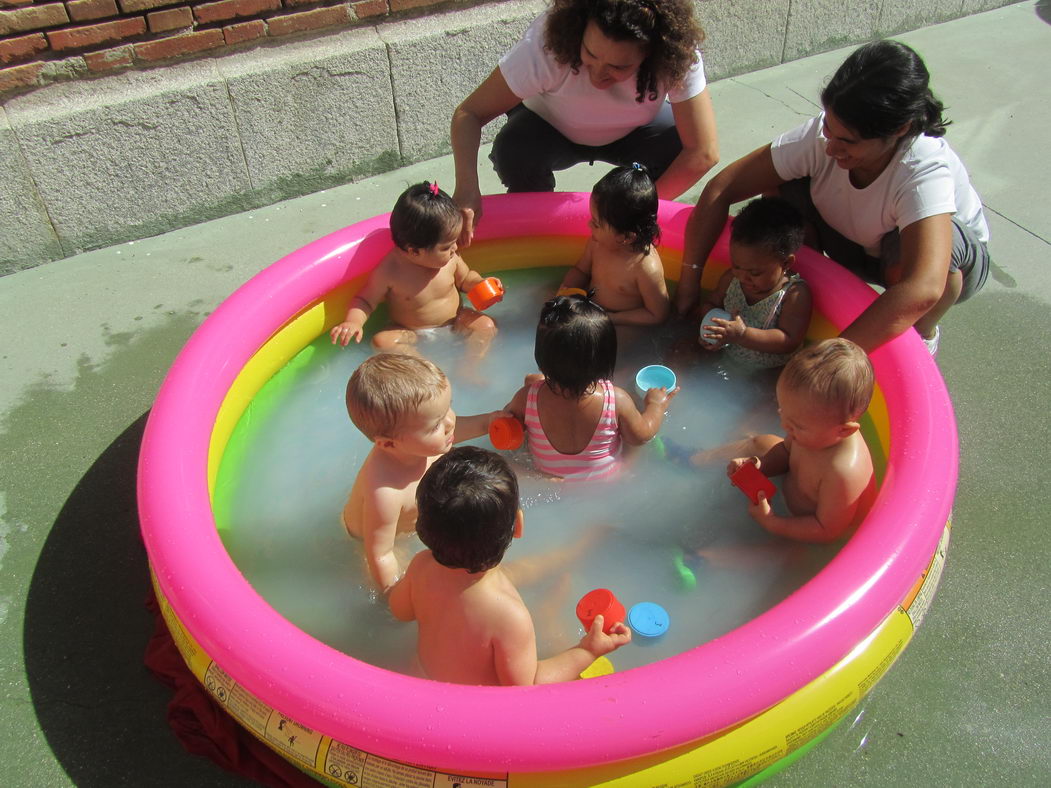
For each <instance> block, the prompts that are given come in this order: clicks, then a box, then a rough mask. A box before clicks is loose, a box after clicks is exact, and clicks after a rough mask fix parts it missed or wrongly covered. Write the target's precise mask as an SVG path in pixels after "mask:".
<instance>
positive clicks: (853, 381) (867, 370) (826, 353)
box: [779, 337, 876, 423]
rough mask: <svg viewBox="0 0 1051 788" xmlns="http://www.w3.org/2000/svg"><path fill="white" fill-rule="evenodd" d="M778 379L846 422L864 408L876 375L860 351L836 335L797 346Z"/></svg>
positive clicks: (859, 413) (854, 419) (854, 417)
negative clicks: (812, 343) (797, 350)
mask: <svg viewBox="0 0 1051 788" xmlns="http://www.w3.org/2000/svg"><path fill="white" fill-rule="evenodd" d="M779 382H780V383H781V384H782V385H784V386H786V387H787V388H789V389H791V390H793V391H798V392H800V393H802V394H805V395H806V396H807V398H808V399H811V400H813V401H814V403H815V405H818V406H819V407H822V408H825V409H827V410H828V411H829V412H830V414H832V415H834V416H835V417H836V418H837V419H839V420H840V421H842V422H843V423H846V422H848V421H856V420H857V419H858V418H859V417H860V416H861V414H862V413H864V412H865V411H866V410H867V409H868V406H869V402H870V401H871V400H872V389H873V386H874V385H875V382H876V375H875V373H874V372H873V370H872V362H871V361H869V357H868V356H867V355H865V351H864V350H862V349H861V348H860V347H858V346H857V345H856V344H854V343H853V342H851V341H850V340H849V339H842V338H840V337H837V338H835V339H826V340H824V341H823V342H818V343H817V344H816V345H811V346H809V347H804V348H803V349H801V350H800V351H799V352H798V353H796V354H795V355H794V356H792V358H791V359H790V360H789V362H788V363H787V364H786V365H785V368H784V370H782V372H781V377H780V378H779Z"/></svg>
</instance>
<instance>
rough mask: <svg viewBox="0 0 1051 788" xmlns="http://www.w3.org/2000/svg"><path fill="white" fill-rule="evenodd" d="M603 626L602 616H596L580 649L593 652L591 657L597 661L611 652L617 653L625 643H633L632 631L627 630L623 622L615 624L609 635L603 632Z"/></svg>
mask: <svg viewBox="0 0 1051 788" xmlns="http://www.w3.org/2000/svg"><path fill="white" fill-rule="evenodd" d="M603 626H604V623H603V621H602V616H601V615H598V616H595V620H594V621H593V622H592V624H591V629H589V630H588V633H587V634H586V635H584V637H583V638H581V640H580V647H581V648H582V649H584V650H585V651H589V652H591V655H592V656H593V657H595V658H596V659H598V658H599V657H604V656H605V655H606V654H609V653H610V652H611V651H616V650H617V649H618V648H620V647H621V646H623V645H624V644H625V643H630V642H631V630H630V629H628V628H627V626H626V625H625V624H624V622H623V621H618V622H617V623H616V624H614V625H613V626H612V628H611V629H610V631H609V634H608V635H607V634H606V633H605V632H603V631H602V627H603Z"/></svg>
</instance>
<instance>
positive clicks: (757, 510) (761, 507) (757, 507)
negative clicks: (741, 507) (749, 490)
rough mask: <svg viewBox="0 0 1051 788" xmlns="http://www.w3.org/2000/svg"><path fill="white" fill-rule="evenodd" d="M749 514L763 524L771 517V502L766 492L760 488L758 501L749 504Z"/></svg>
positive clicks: (757, 495)
mask: <svg viewBox="0 0 1051 788" xmlns="http://www.w3.org/2000/svg"><path fill="white" fill-rule="evenodd" d="M748 514H750V515H751V516H752V519H753V520H755V521H756V522H757V523H759V524H760V525H762V524H763V523H764V522H765V521H766V519H767V518H768V517H770V514H771V509H770V502H769V501H768V500H766V493H765V492H763V491H762V490H760V491H759V492H757V493H756V503H749V504H748Z"/></svg>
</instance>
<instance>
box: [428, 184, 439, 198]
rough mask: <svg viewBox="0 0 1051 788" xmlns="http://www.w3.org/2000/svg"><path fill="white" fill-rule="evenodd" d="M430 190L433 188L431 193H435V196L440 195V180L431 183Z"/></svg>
mask: <svg viewBox="0 0 1051 788" xmlns="http://www.w3.org/2000/svg"><path fill="white" fill-rule="evenodd" d="M430 190H431V194H433V195H434V196H435V197H437V196H438V181H434V182H433V183H432V184H431V185H430Z"/></svg>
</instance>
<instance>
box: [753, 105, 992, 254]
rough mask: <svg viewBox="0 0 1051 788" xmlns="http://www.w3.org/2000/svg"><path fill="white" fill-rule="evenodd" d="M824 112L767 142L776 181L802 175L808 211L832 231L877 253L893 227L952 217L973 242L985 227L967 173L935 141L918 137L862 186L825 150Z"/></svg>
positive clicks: (957, 159)
mask: <svg viewBox="0 0 1051 788" xmlns="http://www.w3.org/2000/svg"><path fill="white" fill-rule="evenodd" d="M823 121H824V113H822V114H821V115H818V116H817V117H816V118H811V119H810V120H808V121H807V122H806V123H804V124H803V125H801V126H798V127H797V128H794V129H792V130H791V131H786V132H785V133H784V134H782V135H781V136H780V137H778V138H777V139H776V140H774V142H773V144H772V146H771V149H770V152H771V154H772V156H773V160H774V169H775V170H777V174H778V176H779V177H780V178H782V179H784V180H786V181H791V180H795V179H796V178H803V177H807V176H809V177H810V196H811V199H813V201H814V207H816V208H817V210H818V212H819V213H820V214H821V218H823V219H824V220H825V221H826V222H828V224H829V225H830V226H831V227H832V228H833V229H835V230H837V231H838V232H839V233H840V234H842V235H843V236H845V237H846V238H848V239H850V240H851V241H853V242H854V243H856V244H860V245H861V246H862V247H864V249H865V252H866V254H869V255H871V256H872V257H878V256H879V247H880V239H882V238H883V236H884V235H885V234H886V233H888V232H890V231H891V230H893V229H895V228H897V229H898V230H899V231H900V230H902V229H903V228H905V227H907V226H909V225H910V224H912V223H913V222H917V221H919V220H920V219H925V218H927V217H928V216H936V215H938V214H941V213H950V214H955V215H956V218H957V219H958V220H959V221H960V222H961V223H962V224H964V225H966V226H967V227H969V228H971V229H972V230H973V231H974V233H975V235H977V236H978V239H979V240H980V241H982V242H983V243H984V242H988V240H989V226H988V225H987V224H986V222H985V214H984V213H982V201H981V199H980V198H979V197H978V193H977V192H975V190H974V187H973V186H971V180H970V178H969V177H968V175H967V170H966V169H965V168H964V166H963V162H961V161H960V157H959V156H957V155H956V154H955V153H954V152H953V150H952V148H950V147H949V143H947V142H946V141H945V140H944V139H942V138H941V137H927V136H924V135H920V136H919V137H917V138H916V139H915V140H913V142H912V144H911V145H910V146H909V147H908V148H906V149H905V150H903V151H902V152H901V154H900V155H899V156H898V157H897V158H896V159H893V160H892V161H891V162H890V164H888V165H887V167H886V169H884V170H883V172H881V173H880V175H879V177H878V178H876V180H875V181H873V182H872V183H870V184H869V185H868V186H866V187H865V188H864V189H858V188H856V187H855V186H853V185H852V184H851V183H850V173H849V172H848V171H847V170H844V169H842V168H841V167H839V166H838V165H837V164H836V162H835V160H834V159H833V158H832V157H831V156H828V155H827V154H826V153H825V144H826V140H825V137H824V135H823V134H822V131H821V129H822V125H823Z"/></svg>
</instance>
